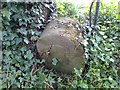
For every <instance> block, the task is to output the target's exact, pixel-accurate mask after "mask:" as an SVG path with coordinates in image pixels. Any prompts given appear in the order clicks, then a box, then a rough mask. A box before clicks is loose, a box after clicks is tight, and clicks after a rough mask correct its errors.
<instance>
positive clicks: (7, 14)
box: [1, 8, 11, 19]
mask: <svg viewBox="0 0 120 90" xmlns="http://www.w3.org/2000/svg"><path fill="white" fill-rule="evenodd" d="M1 13H2V14H3V17H7V18H8V19H10V15H11V12H10V11H8V10H7V9H5V8H4V9H3V10H2V11H1Z"/></svg>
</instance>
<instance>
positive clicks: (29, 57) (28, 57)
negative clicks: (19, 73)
mask: <svg viewBox="0 0 120 90" xmlns="http://www.w3.org/2000/svg"><path fill="white" fill-rule="evenodd" d="M24 57H25V58H27V59H32V57H33V54H32V53H31V50H28V51H27V53H26V55H25V56H24Z"/></svg>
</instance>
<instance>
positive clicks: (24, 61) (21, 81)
mask: <svg viewBox="0 0 120 90" xmlns="http://www.w3.org/2000/svg"><path fill="white" fill-rule="evenodd" d="M56 5H57V10H58V14H59V16H62V15H63V16H69V17H72V18H77V19H78V20H79V21H80V23H82V27H83V28H84V41H83V42H82V44H83V45H84V47H85V56H86V64H88V66H89V68H85V71H86V70H87V71H86V73H85V74H82V69H80V70H77V69H75V70H74V74H72V75H70V76H69V75H67V76H66V75H62V74H59V73H57V74H55V73H52V72H50V71H49V70H47V69H45V68H44V63H45V60H44V59H42V60H41V61H40V60H39V59H37V58H36V57H37V53H36V47H35V42H36V40H37V39H38V38H39V37H40V35H41V32H42V31H43V29H44V26H45V24H44V21H45V17H44V15H43V13H42V11H43V10H42V8H43V6H42V5H41V3H29V4H27V3H2V10H1V15H2V26H0V27H2V28H3V31H2V36H3V41H2V51H3V61H2V68H1V70H2V74H0V75H1V76H2V77H1V80H0V82H1V81H2V83H0V88H52V89H53V88H54V87H57V88H66V89H67V88H69V89H73V88H78V89H81V88H120V75H119V73H120V72H118V71H120V66H117V65H118V64H119V63H120V61H119V58H120V57H119V53H120V51H119V48H120V47H119V46H120V45H119V41H120V38H118V37H119V35H120V33H119V28H118V27H119V21H118V20H117V15H116V11H117V8H116V6H115V5H113V4H110V5H106V4H103V3H102V6H101V7H100V12H99V18H98V25H97V26H96V27H95V28H93V27H92V28H91V27H89V25H88V20H87V19H86V16H88V9H86V11H85V10H84V12H83V10H82V8H81V7H80V6H78V7H75V6H74V5H73V4H70V3H63V2H62V3H61V2H60V3H58V2H56ZM46 6H47V7H49V5H46ZM49 8H50V7H49ZM57 62H58V61H57V60H56V58H53V62H52V64H53V65H56V64H57Z"/></svg>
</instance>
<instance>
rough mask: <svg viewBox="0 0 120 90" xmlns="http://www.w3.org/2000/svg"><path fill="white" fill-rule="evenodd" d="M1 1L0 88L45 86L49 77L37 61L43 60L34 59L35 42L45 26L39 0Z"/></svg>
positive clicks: (35, 57) (41, 5)
mask: <svg viewBox="0 0 120 90" xmlns="http://www.w3.org/2000/svg"><path fill="white" fill-rule="evenodd" d="M1 4H2V10H1V14H2V26H3V32H2V34H3V35H2V36H3V41H2V45H3V47H2V51H3V61H2V83H1V85H0V86H2V87H1V88H17V87H19V88H33V87H34V88H42V87H46V86H48V85H49V81H51V80H48V79H49V77H48V79H47V75H45V74H44V73H43V66H42V67H41V66H40V65H42V64H43V63H44V62H43V60H42V61H41V62H40V60H38V59H37V51H36V47H35V42H36V40H37V39H38V38H39V37H40V35H41V32H42V31H43V29H44V26H45V24H44V23H45V16H44V13H43V9H44V8H45V7H44V6H43V4H41V3H40V2H39V3H22V2H21V3H15V2H11V3H1ZM44 4H45V3H44ZM45 5H47V4H45ZM49 6H50V7H51V4H50V5H48V8H49ZM51 10H52V9H51ZM37 65H38V66H37ZM50 83H51V82H50Z"/></svg>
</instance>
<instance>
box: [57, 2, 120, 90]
mask: <svg viewBox="0 0 120 90" xmlns="http://www.w3.org/2000/svg"><path fill="white" fill-rule="evenodd" d="M60 5H61V4H60ZM71 7H72V6H71ZM62 8H63V7H62ZM94 8H95V7H94ZM59 10H60V9H58V11H59ZM63 10H64V11H62V12H67V11H68V10H72V9H67V10H66V9H65V8H64V9H63ZM86 10H87V9H86ZM78 11H79V10H78ZM76 12H77V11H76ZM92 13H93V11H92ZM59 14H60V13H59ZM86 15H87V16H88V12H87V13H86V12H85V13H84V17H86ZM67 16H69V15H67ZM72 16H75V14H74V13H73V14H72ZM92 18H93V17H92ZM77 19H78V18H77ZM79 19H81V20H82V18H79ZM79 21H80V20H79ZM88 22H89V21H88V20H84V21H83V25H82V26H83V28H84V41H83V42H82V44H83V45H84V47H85V56H86V64H88V66H89V70H88V71H87V73H86V74H84V76H82V74H81V73H82V72H81V71H79V70H76V69H75V78H76V79H74V80H73V81H72V82H71V83H70V82H69V83H70V84H69V83H68V86H69V88H76V87H78V88H120V87H119V85H120V81H119V79H120V75H119V68H120V65H119V66H116V64H118V63H120V60H119V58H120V57H119V53H120V51H119V46H120V45H119V41H120V39H119V38H118V37H119V35H120V32H119V28H118V27H119V22H118V20H117V7H116V6H115V5H114V4H113V3H111V4H109V5H106V4H105V3H102V4H101V7H100V12H99V18H98V25H97V26H96V27H95V28H94V26H93V27H92V28H91V27H89V24H88ZM116 68H118V69H116ZM86 70H87V68H86Z"/></svg>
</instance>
